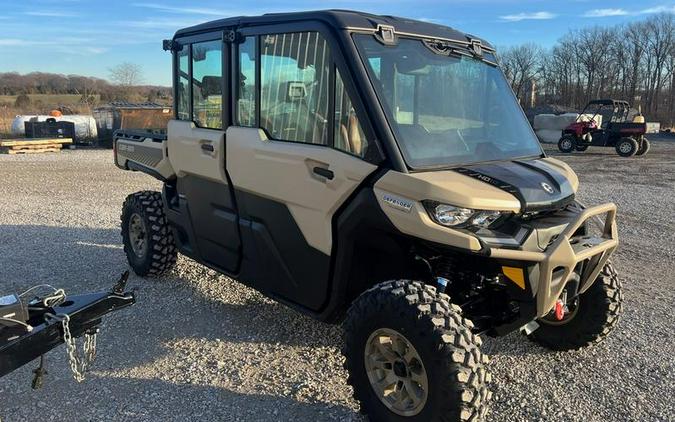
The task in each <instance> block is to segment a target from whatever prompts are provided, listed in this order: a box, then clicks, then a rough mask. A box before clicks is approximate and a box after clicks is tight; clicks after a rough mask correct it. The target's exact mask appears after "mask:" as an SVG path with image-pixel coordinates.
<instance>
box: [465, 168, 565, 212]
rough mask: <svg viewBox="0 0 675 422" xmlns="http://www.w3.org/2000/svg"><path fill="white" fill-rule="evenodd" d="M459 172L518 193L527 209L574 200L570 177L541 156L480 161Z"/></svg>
mask: <svg viewBox="0 0 675 422" xmlns="http://www.w3.org/2000/svg"><path fill="white" fill-rule="evenodd" d="M455 171H457V172H459V173H461V174H464V175H466V176H469V177H473V178H475V179H478V180H480V181H482V182H485V183H488V184H490V185H493V186H496V187H498V188H500V189H502V190H504V191H506V192H508V193H510V194H512V195H514V196H515V197H516V198H518V200H519V201H520V203H521V209H522V210H523V212H531V211H541V210H545V209H551V208H553V209H556V208H561V207H563V206H565V205H567V204H568V203H570V202H572V201H573V200H574V189H572V185H571V184H570V182H569V180H567V178H566V177H565V176H564V175H562V174H561V173H559V172H558V171H556V170H555V169H553V168H552V167H551V166H550V165H548V164H547V163H546V162H544V161H542V160H538V159H537V160H516V161H499V162H493V163H487V164H477V165H472V166H467V167H462V168H457V169H455ZM547 187H548V188H550V189H551V191H550V192H549V191H547V190H546V188H547Z"/></svg>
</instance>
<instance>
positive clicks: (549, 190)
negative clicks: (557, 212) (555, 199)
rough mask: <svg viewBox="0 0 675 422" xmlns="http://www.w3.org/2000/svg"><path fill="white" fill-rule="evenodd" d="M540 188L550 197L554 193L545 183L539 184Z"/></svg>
mask: <svg viewBox="0 0 675 422" xmlns="http://www.w3.org/2000/svg"><path fill="white" fill-rule="evenodd" d="M541 188H542V189H544V190H545V191H546V192H548V193H550V194H551V195H553V194H554V193H555V190H554V189H553V187H552V186H551V185H549V184H548V183H546V182H541Z"/></svg>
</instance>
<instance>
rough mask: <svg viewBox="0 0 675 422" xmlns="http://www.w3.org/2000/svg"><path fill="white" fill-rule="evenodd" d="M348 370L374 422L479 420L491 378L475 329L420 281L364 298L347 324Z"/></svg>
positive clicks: (385, 287) (394, 284)
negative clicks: (473, 330) (474, 332)
mask: <svg viewBox="0 0 675 422" xmlns="http://www.w3.org/2000/svg"><path fill="white" fill-rule="evenodd" d="M343 327H344V336H345V347H344V349H343V354H344V355H345V358H346V359H345V368H346V369H347V370H348V372H349V379H348V382H349V384H351V385H352V387H353V388H354V397H355V398H356V399H357V400H358V401H359V403H360V405H361V411H362V412H363V413H367V414H368V416H369V418H370V420H372V421H468V420H471V421H480V420H482V418H483V417H484V416H485V413H486V412H487V402H488V400H489V396H490V393H489V391H488V388H487V384H488V383H489V382H490V375H489V373H488V371H487V369H486V367H485V365H486V363H487V361H488V359H487V356H485V355H483V354H482V353H481V351H480V348H479V347H480V345H481V341H480V338H479V337H478V336H476V335H474V334H473V333H472V332H471V328H472V327H473V324H472V323H471V321H469V320H467V319H465V318H462V316H461V310H460V309H459V307H457V306H456V305H453V304H451V303H450V302H449V298H448V296H447V295H442V294H437V293H436V289H434V288H433V287H431V286H427V285H425V284H423V283H420V282H416V281H403V280H401V281H390V282H385V283H382V284H379V285H377V286H375V287H373V288H372V289H370V290H368V291H366V292H365V293H363V294H362V295H361V296H360V297H359V298H358V299H357V300H356V301H355V302H354V304H353V305H352V306H351V308H350V309H349V311H348V313H347V318H346V320H345V322H344V324H343Z"/></svg>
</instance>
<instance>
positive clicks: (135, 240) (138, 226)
mask: <svg viewBox="0 0 675 422" xmlns="http://www.w3.org/2000/svg"><path fill="white" fill-rule="evenodd" d="M129 243H130V244H131V250H133V251H134V254H135V255H136V256H137V257H138V258H143V257H144V256H145V254H146V252H147V247H148V242H147V231H146V229H145V223H144V222H143V218H141V216H140V215H138V214H136V213H134V214H132V215H131V218H129Z"/></svg>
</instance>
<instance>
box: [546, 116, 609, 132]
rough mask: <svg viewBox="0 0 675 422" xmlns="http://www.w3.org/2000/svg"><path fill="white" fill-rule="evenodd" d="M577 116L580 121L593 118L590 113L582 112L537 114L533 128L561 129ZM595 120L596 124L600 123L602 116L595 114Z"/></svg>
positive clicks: (572, 121)
mask: <svg viewBox="0 0 675 422" xmlns="http://www.w3.org/2000/svg"><path fill="white" fill-rule="evenodd" d="M577 118H579V120H580V121H585V122H588V121H590V120H591V118H593V115H592V114H584V115H582V116H581V117H579V114H577V113H565V114H537V115H536V116H534V129H535V130H558V131H560V130H563V129H565V128H566V127H567V126H569V125H570V124H572V123H574V122H575V121H576V120H577ZM595 121H596V122H597V123H598V125H600V124H602V116H596V117H595Z"/></svg>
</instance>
